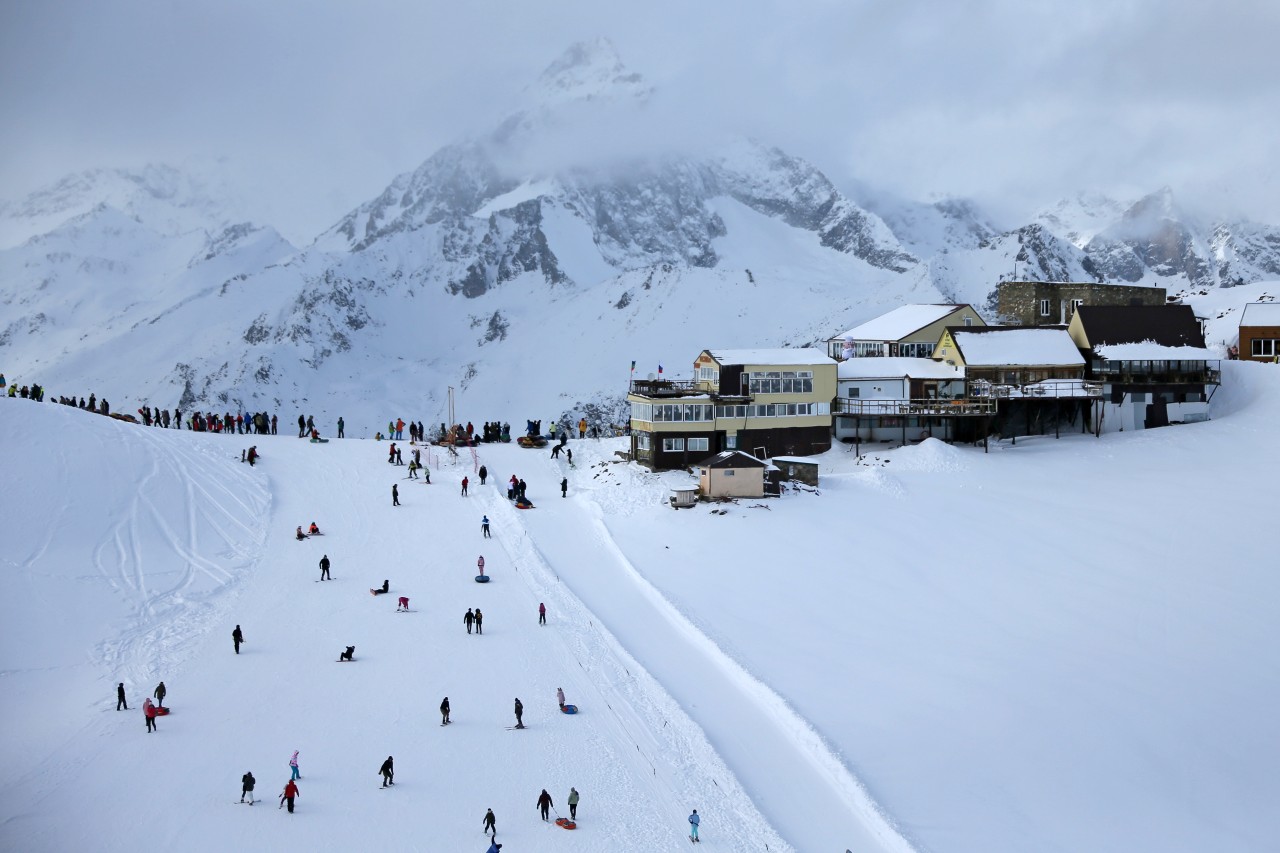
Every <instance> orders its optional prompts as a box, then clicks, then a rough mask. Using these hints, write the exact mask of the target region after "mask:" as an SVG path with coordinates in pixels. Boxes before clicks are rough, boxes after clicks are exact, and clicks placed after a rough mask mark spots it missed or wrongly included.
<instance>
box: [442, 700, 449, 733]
mask: <svg viewBox="0 0 1280 853" xmlns="http://www.w3.org/2000/svg"><path fill="white" fill-rule="evenodd" d="M440 725H442V726H447V725H449V697H448V696H446V697H444V701H443V702H441V703H440Z"/></svg>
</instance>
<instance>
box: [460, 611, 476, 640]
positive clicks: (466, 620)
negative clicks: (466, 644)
mask: <svg viewBox="0 0 1280 853" xmlns="http://www.w3.org/2000/svg"><path fill="white" fill-rule="evenodd" d="M475 621H476V615H475V614H474V613H472V612H471V608H470V607H468V608H467V615H466V616H463V617H462V624H463V625H466V626H467V633H468V634H470V633H471V626H472V624H474V623H475Z"/></svg>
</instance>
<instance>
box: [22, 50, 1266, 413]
mask: <svg viewBox="0 0 1280 853" xmlns="http://www.w3.org/2000/svg"><path fill="white" fill-rule="evenodd" d="M660 99H661V92H658V91H655V90H654V89H653V88H652V87H651V86H650V85H649V84H648V83H647V82H646V81H645V80H644V78H643V77H642V76H641V75H639V74H637V73H635V72H633V71H631V70H629V69H628V68H627V67H626V66H625V65H624V64H623V62H622V61H621V59H620V58H619V57H618V55H617V52H616V51H615V50H614V49H613V46H612V45H611V44H609V42H607V41H606V40H596V41H593V42H588V43H584V44H581V45H575V46H574V47H572V48H570V50H569V51H567V52H566V53H565V54H564V55H563V56H562V57H560V58H559V59H557V60H556V61H555V62H553V63H552V64H551V65H550V66H548V68H547V69H546V71H545V72H544V73H543V74H542V75H541V76H540V77H539V78H538V79H537V80H535V81H534V82H533V83H532V84H531V85H530V86H529V87H527V89H526V90H525V91H524V92H523V93H522V95H521V98H520V100H519V101H518V102H517V103H516V105H515V106H514V107H513V108H512V109H511V110H510V111H509V112H508V113H507V115H506V116H505V118H502V119H501V120H499V121H498V122H497V123H496V125H495V127H494V128H493V130H492V131H490V132H489V133H487V134H482V135H480V136H477V137H474V138H468V139H460V140H458V141H457V142H455V143H454V144H451V145H448V146H445V147H444V148H442V149H440V150H438V151H436V152H435V153H434V154H432V155H431V156H429V157H428V158H427V159H426V160H425V161H424V162H423V163H422V164H421V165H420V166H419V167H418V168H417V169H415V170H413V171H411V172H407V173H405V174H403V175H400V176H398V177H396V178H395V179H394V180H392V181H391V183H390V184H389V185H388V186H387V188H386V189H385V190H384V191H383V192H382V193H380V194H379V195H378V196H376V197H375V198H373V199H371V200H369V201H367V202H365V203H364V204H361V205H359V206H358V207H357V208H356V209H354V210H352V211H350V212H349V213H348V214H347V215H345V216H343V217H341V218H340V219H339V221H337V222H336V223H335V224H334V225H333V226H332V227H331V228H329V229H328V230H326V231H325V232H324V233H323V234H321V235H319V236H318V237H317V238H316V240H315V241H314V242H313V244H312V245H311V246H309V247H308V248H306V249H305V250H303V251H301V252H299V251H297V250H296V249H295V248H294V247H293V246H291V245H290V244H289V243H288V242H287V241H285V240H283V239H282V238H281V237H280V236H279V234H277V233H276V232H275V231H274V230H273V229H270V228H269V227H264V226H259V225H254V224H249V223H245V222H242V221H241V220H238V219H235V218H229V216H228V214H227V211H229V210H233V209H237V206H236V205H235V204H234V203H233V202H230V201H225V200H222V197H220V196H219V195H218V194H217V193H216V192H214V191H212V190H210V189H209V188H208V187H209V185H210V183H211V182H209V181H197V180H195V179H190V180H187V179H184V178H183V177H182V176H181V175H180V174H179V173H177V172H176V171H175V170H172V169H167V168H163V167H156V168H154V169H148V170H145V171H144V172H143V173H139V174H132V173H123V172H108V171H101V172H95V173H87V174H86V175H80V176H76V177H74V178H72V179H68V180H66V181H63V182H61V183H59V184H58V185H57V186H55V187H53V188H50V189H49V190H47V191H42V192H39V193H35V194H33V195H32V196H30V197H28V198H27V199H26V200H25V201H24V202H22V203H20V204H16V205H8V206H6V207H4V208H3V211H2V213H3V217H4V222H5V223H6V228H7V229H8V233H11V234H24V233H29V234H32V235H35V236H34V237H28V238H26V240H25V242H23V243H22V244H21V245H16V246H12V247H11V248H8V249H6V250H4V251H0V305H4V306H5V308H6V311H5V317H4V323H3V326H0V362H3V365H4V368H5V369H6V370H7V371H8V372H9V374H10V375H17V376H28V377H30V378H31V379H37V377H38V379H39V380H40V381H43V382H44V383H45V384H46V385H48V386H50V387H52V388H55V389H57V388H61V387H65V388H66V389H67V391H68V392H72V391H74V392H76V393H85V394H87V393H89V391H91V390H95V389H96V390H97V391H98V393H107V394H109V395H111V396H113V397H115V398H117V399H121V398H128V399H131V400H134V401H136V402H137V403H139V404H141V403H142V402H152V403H155V404H156V405H172V404H173V403H177V402H179V401H181V403H182V405H183V408H191V407H196V408H205V407H208V408H216V409H226V408H232V407H239V406H243V407H246V408H252V409H262V408H266V409H270V410H276V409H278V408H286V409H290V408H293V407H298V408H304V409H307V410H308V411H309V412H310V411H314V412H315V413H316V414H318V415H326V414H327V415H331V416H332V417H336V416H337V415H338V414H345V416H346V418H347V420H348V422H350V423H353V424H354V423H360V422H362V421H363V422H367V423H368V424H369V425H370V426H371V427H372V425H373V424H375V423H377V422H379V421H384V418H385V415H386V413H387V411H386V410H387V409H392V410H395V411H397V412H399V413H401V414H403V415H406V416H413V417H421V418H423V419H425V420H430V421H433V422H434V421H438V420H441V419H443V415H444V406H445V401H446V399H447V396H448V395H447V391H448V388H449V387H453V388H454V389H455V391H456V392H457V398H458V400H459V403H460V404H461V405H462V406H463V407H464V408H465V409H466V410H468V411H471V412H474V413H476V414H475V415H474V417H473V419H483V418H484V417H485V415H480V414H478V413H479V412H481V411H494V412H495V414H496V411H495V410H497V409H498V408H499V407H501V408H502V410H503V411H508V410H510V408H511V407H515V408H516V409H517V410H519V411H522V412H523V411H527V412H528V413H529V417H539V418H543V419H547V418H549V417H555V416H557V415H559V414H560V413H561V412H562V411H566V410H570V409H575V408H581V407H582V406H584V405H587V404H592V405H596V406H601V407H604V408H605V409H608V408H609V407H610V406H614V407H615V408H616V406H617V405H618V403H619V401H620V398H621V394H622V392H623V390H624V389H625V384H624V383H625V378H626V377H625V376H624V374H623V372H622V371H623V369H624V367H625V366H626V365H628V364H629V363H630V362H631V361H632V360H635V361H636V362H637V363H638V365H639V370H640V371H641V373H642V375H643V373H647V372H650V371H652V370H655V369H656V366H657V364H659V363H664V364H666V365H668V366H669V367H668V369H669V370H670V369H671V368H674V369H675V370H676V371H677V372H678V371H679V370H680V369H681V366H682V365H684V364H686V363H687V362H688V361H689V360H690V359H691V358H692V357H693V356H694V355H695V354H696V353H697V352H698V351H699V350H700V349H702V348H703V347H706V346H711V345H720V346H747V345H761V344H769V345H783V344H795V345H801V344H808V343H812V342H814V341H816V340H820V339H823V338H825V337H827V336H829V335H831V334H834V333H836V332H838V331H839V330H840V329H843V328H848V327H849V326H850V325H853V324H855V323H857V322H860V321H862V320H865V319H867V318H869V317H871V316H874V315H875V314H877V313H880V312H882V311H885V310H888V309H890V308H892V307H895V306H896V305H898V304H900V303H902V302H904V301H914V302H936V301H942V300H944V299H954V300H960V301H965V302H970V303H973V304H976V305H979V306H985V305H987V304H988V300H989V298H990V296H991V295H992V293H993V291H994V288H995V285H996V283H997V282H998V281H1000V280H1002V279H1009V278H1013V277H1017V278H1031V279H1057V280H1060V279H1073V280H1080V279H1086V280H1088V279H1102V280H1114V281H1118V282H1126V283H1128V282H1142V283H1146V284H1162V285H1165V286H1167V287H1170V289H1171V290H1174V289H1181V288H1183V287H1190V286H1194V287H1203V286H1214V285H1216V284H1218V283H1226V284H1235V283H1237V282H1250V281H1254V280H1256V279H1258V278H1260V277H1272V276H1275V275H1276V274H1277V271H1280V229H1277V228H1274V227H1271V226H1265V225H1257V224H1252V223H1233V222H1222V221H1213V220H1205V221H1207V222H1210V223H1211V224H1207V225H1205V224H1202V223H1201V221H1200V220H1197V219H1193V218H1192V217H1191V216H1189V215H1187V214H1186V213H1185V212H1183V211H1182V210H1181V209H1180V208H1179V207H1178V205H1177V204H1176V203H1175V201H1174V199H1173V195H1172V193H1171V192H1169V191H1168V190H1161V191H1160V192H1157V193H1155V194H1153V195H1151V196H1148V197H1147V198H1144V199H1140V200H1138V201H1137V202H1134V203H1132V204H1125V203H1123V202H1120V201H1116V200H1113V199H1109V198H1107V197H1104V196H1097V195H1086V194H1081V195H1079V196H1077V197H1075V198H1072V199H1069V200H1066V201H1064V202H1062V203H1060V204H1058V205H1056V206H1054V207H1052V208H1049V209H1047V210H1045V211H1043V212H1041V213H1040V214H1038V215H1037V216H1036V217H1035V218H1034V219H1033V221H1031V222H1027V223H1023V224H1020V225H1018V224H1015V225H1012V226H1011V225H1009V224H1008V223H997V222H996V221H995V219H994V218H993V217H991V216H990V215H988V214H986V213H984V212H983V211H982V209H981V208H980V206H979V205H977V204H975V203H973V202H969V201H965V200H959V199H953V200H945V201H940V202H937V203H934V204H928V205H926V204H919V203H911V202H902V201H895V200H885V199H883V198H882V199H879V200H877V201H875V202H870V201H866V202H861V203H860V202H859V201H857V200H855V199H854V198H853V197H851V196H850V195H848V194H846V193H844V192H842V191H841V190H840V189H839V188H837V187H836V186H835V184H834V183H833V182H832V181H831V180H830V179H829V178H828V177H827V176H826V175H825V174H824V173H823V172H822V171H821V170H820V169H819V168H818V167H817V166H815V165H814V164H811V163H809V162H807V161H805V160H804V159H802V158H799V157H796V156H794V155H792V154H789V153H788V152H785V151H783V150H781V149H779V148H777V147H774V146H771V145H769V144H767V143H765V142H761V141H758V140H752V139H739V140H736V141H729V142H725V143H721V142H715V143H708V144H707V145H706V147H705V148H703V149H698V148H696V147H690V146H678V145H675V144H654V145H653V146H651V147H647V143H646V145H641V146H626V145H621V146H620V147H619V148H618V149H617V150H616V151H615V150H612V149H610V147H609V146H608V145H602V144H600V143H599V142H598V140H596V139H595V138H594V137H592V135H591V134H592V133H594V132H595V131H594V130H593V129H594V128H598V127H600V126H621V127H624V128H626V129H627V134H632V133H633V132H634V134H638V135H641V136H643V135H644V133H645V132H648V133H652V132H653V131H652V128H648V127H646V123H648V122H650V121H651V119H653V118H654V117H656V116H659V115H661V112H660V110H657V106H660ZM627 134H616V133H615V135H614V136H613V137H611V139H612V140H614V141H616V140H617V139H618V138H619V136H625V135H627ZM566 152H568V153H566ZM542 374H550V375H554V376H555V385H554V387H556V388H558V389H559V395H560V396H559V397H558V398H557V399H555V400H554V401H548V400H547V399H546V392H545V390H544V389H545V387H546V383H531V382H529V381H528V377H530V376H533V375H542ZM548 406H551V407H552V408H553V411H548V410H547V407H548Z"/></svg>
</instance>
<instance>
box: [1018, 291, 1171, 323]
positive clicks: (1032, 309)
mask: <svg viewBox="0 0 1280 853" xmlns="http://www.w3.org/2000/svg"><path fill="white" fill-rule="evenodd" d="M1165 296H1166V294H1165V289H1164V288H1163V287H1136V286H1134V285H1128V284H1100V283H1098V282H1093V281H1002V282H1000V284H998V285H997V286H996V313H997V314H998V318H997V319H998V322H1000V323H1003V324H1004V325H1007V326H1065V325H1067V324H1068V323H1070V322H1071V318H1072V317H1073V316H1074V315H1075V312H1076V308H1078V307H1079V306H1081V305H1164V304H1165V302H1166V298H1165Z"/></svg>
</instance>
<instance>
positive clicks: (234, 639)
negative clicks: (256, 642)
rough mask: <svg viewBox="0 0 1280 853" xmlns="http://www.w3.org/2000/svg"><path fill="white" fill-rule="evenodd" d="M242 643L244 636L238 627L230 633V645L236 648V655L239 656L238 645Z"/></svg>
mask: <svg viewBox="0 0 1280 853" xmlns="http://www.w3.org/2000/svg"><path fill="white" fill-rule="evenodd" d="M243 642H244V634H243V633H242V632H241V631H240V626H239V625H237V626H236V629H235V630H234V631H232V632H231V643H232V644H233V645H234V646H235V647H236V654H240V644H241V643H243Z"/></svg>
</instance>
